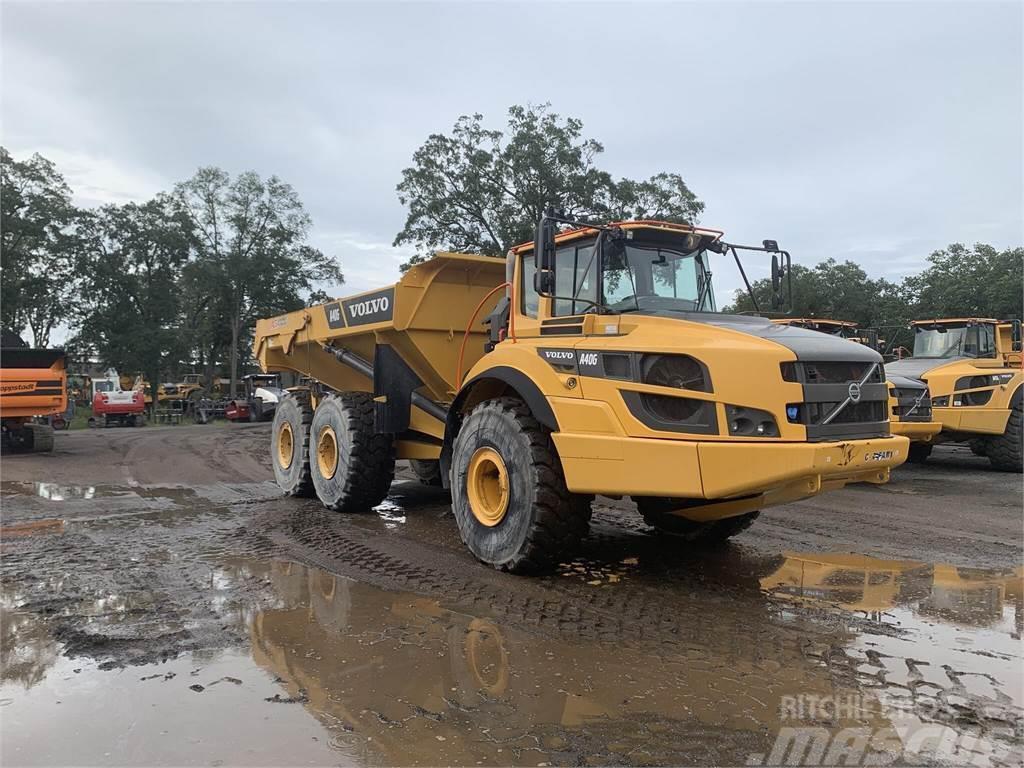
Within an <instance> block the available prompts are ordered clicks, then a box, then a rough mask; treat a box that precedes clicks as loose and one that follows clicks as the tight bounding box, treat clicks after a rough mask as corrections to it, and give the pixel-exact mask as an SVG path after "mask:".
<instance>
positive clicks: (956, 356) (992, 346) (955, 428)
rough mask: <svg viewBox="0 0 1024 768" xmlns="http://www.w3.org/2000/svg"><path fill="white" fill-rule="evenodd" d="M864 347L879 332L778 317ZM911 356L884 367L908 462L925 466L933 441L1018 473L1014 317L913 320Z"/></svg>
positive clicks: (1023, 375)
mask: <svg viewBox="0 0 1024 768" xmlns="http://www.w3.org/2000/svg"><path fill="white" fill-rule="evenodd" d="M773 322H775V323H784V324H789V325H798V326H800V327H804V328H811V329H814V330H817V331H820V332H825V333H829V334H831V335H835V336H840V337H842V338H846V339H848V340H851V341H857V342H860V343H862V344H872V343H874V344H875V345H877V344H878V338H877V334H875V335H872V334H870V333H869V332H862V331H859V330H858V329H857V326H856V324H854V323H850V322H844V321H838V320H825V319H818V318H801V319H781V320H774V321H773ZM911 328H912V330H913V332H914V342H913V350H912V353H911V356H910V357H905V358H902V359H898V360H893V361H890V362H888V363H886V366H885V371H886V376H887V379H888V382H889V392H890V398H889V405H890V420H891V422H892V432H893V434H898V435H906V436H907V437H909V438H910V439H911V441H912V442H911V444H910V456H909V460H910V461H914V462H924V461H927V459H928V457H929V456H930V455H931V452H932V448H933V447H934V446H935V445H936V444H937V443H964V444H967V445H969V446H970V448H971V450H972V451H973V452H974V453H975V454H977V455H978V456H987V457H988V459H989V461H990V462H991V464H992V466H993V467H995V468H996V469H1001V470H1005V471H1008V472H1020V471H1021V464H1022V456H1021V446H1022V441H1024V425H1022V422H1024V416H1022V408H1024V406H1022V402H1021V400H1022V393H1024V389H1022V386H1021V385H1022V384H1024V372H1022V368H1021V363H1022V355H1021V323H1020V320H1005V321H1000V320H995V319H992V318H978V317H958V318H945V319H936V320H916V321H914V322H913V323H911Z"/></svg>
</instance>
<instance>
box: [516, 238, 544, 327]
mask: <svg viewBox="0 0 1024 768" xmlns="http://www.w3.org/2000/svg"><path fill="white" fill-rule="evenodd" d="M536 272H537V263H536V262H535V261H534V258H533V254H532V253H528V254H526V255H525V256H523V257H522V261H521V262H520V264H519V295H520V296H521V297H522V303H521V307H520V309H521V310H522V313H523V314H524V315H526V316H527V317H536V316H537V309H538V307H539V306H540V296H539V295H538V293H537V288H536V287H535V286H534V284H533V276H534V274H535V273H536Z"/></svg>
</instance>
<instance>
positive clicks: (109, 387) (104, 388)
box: [96, 381, 114, 392]
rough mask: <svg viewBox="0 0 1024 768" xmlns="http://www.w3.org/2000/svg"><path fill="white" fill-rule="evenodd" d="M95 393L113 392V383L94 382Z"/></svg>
mask: <svg viewBox="0 0 1024 768" xmlns="http://www.w3.org/2000/svg"><path fill="white" fill-rule="evenodd" d="M96 391H97V392H113V391H114V382H112V381H97V382H96Z"/></svg>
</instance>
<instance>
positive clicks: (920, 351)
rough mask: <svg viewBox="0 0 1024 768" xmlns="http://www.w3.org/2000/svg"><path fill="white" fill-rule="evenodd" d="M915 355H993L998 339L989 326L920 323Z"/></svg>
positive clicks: (950, 356)
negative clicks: (924, 324)
mask: <svg viewBox="0 0 1024 768" xmlns="http://www.w3.org/2000/svg"><path fill="white" fill-rule="evenodd" d="M914 330H915V333H914V357H924V358H934V359H940V358H952V357H993V356H994V355H995V338H994V336H993V329H992V327H991V326H988V325H972V326H966V325H961V326H949V325H937V326H916V327H915V329H914Z"/></svg>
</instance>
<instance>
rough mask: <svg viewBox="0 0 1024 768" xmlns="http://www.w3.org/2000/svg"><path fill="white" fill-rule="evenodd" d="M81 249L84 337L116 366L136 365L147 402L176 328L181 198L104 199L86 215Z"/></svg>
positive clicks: (184, 228)
mask: <svg viewBox="0 0 1024 768" xmlns="http://www.w3.org/2000/svg"><path fill="white" fill-rule="evenodd" d="M84 234H85V236H84V238H83V243H84V245H85V249H84V251H83V253H82V260H83V263H84V268H83V272H84V273H85V275H86V277H85V290H84V292H83V293H84V296H85V301H84V303H83V308H82V310H81V317H80V331H79V334H78V339H77V340H76V343H75V346H79V345H80V342H81V341H83V340H86V339H87V340H88V342H89V344H90V345H91V346H92V347H93V348H94V349H95V350H96V352H97V353H98V355H99V356H100V358H101V359H102V360H103V361H104V362H106V363H107V364H109V365H113V366H115V367H117V369H118V370H119V371H120V372H121V373H125V374H130V373H133V372H135V371H142V372H144V373H145V375H146V378H147V379H148V380H149V383H150V386H151V388H152V392H151V394H152V396H153V402H154V403H155V402H156V389H157V387H158V386H159V384H160V378H161V376H160V374H161V370H162V366H163V364H164V363H165V361H166V360H167V356H168V351H169V350H170V349H172V348H173V346H174V343H175V338H176V336H177V334H178V329H177V327H175V323H176V320H177V317H178V310H179V307H178V289H177V286H178V280H179V277H180V274H181V270H182V267H183V266H184V264H185V263H186V261H187V260H188V258H189V245H190V242H191V234H192V233H191V222H190V221H189V219H188V217H187V216H186V215H185V211H184V210H183V209H182V207H181V205H180V203H179V202H178V201H177V200H176V199H174V198H173V197H171V196H169V195H158V196H157V197H155V198H154V199H152V200H150V201H148V202H146V203H141V204H136V203H129V204H127V205H122V206H115V205H108V206H104V207H102V208H100V209H99V210H98V211H96V212H94V213H92V214H91V215H90V216H88V220H87V223H86V225H85V226H84Z"/></svg>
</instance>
